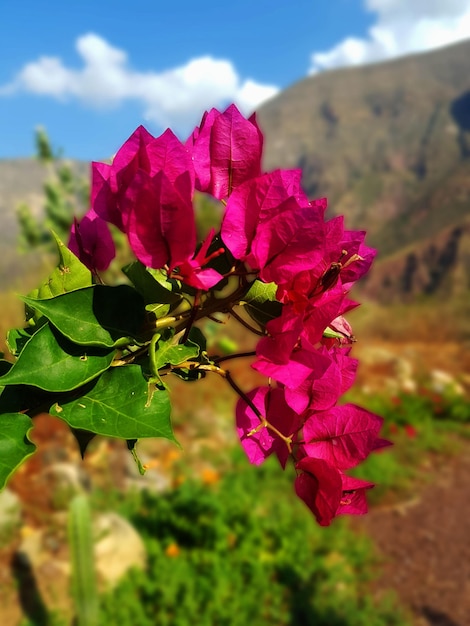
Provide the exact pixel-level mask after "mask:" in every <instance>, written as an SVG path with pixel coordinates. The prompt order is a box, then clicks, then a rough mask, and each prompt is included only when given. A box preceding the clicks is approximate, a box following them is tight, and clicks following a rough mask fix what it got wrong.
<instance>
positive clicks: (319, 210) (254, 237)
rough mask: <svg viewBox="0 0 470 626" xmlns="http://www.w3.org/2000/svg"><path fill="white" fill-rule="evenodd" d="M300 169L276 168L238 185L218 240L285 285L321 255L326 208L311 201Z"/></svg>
mask: <svg viewBox="0 0 470 626" xmlns="http://www.w3.org/2000/svg"><path fill="white" fill-rule="evenodd" d="M299 181H300V173H299V171H298V170H276V171H274V172H270V173H269V174H263V175H262V176H260V177H258V178H255V179H252V180H249V181H247V182H246V183H244V184H243V185H240V186H239V187H237V188H236V189H235V190H234V192H233V193H232V195H231V196H230V198H229V199H228V201H227V207H226V210H225V214H224V219H223V222H222V229H221V236H222V239H223V241H224V243H225V245H226V246H227V247H228V249H229V250H230V252H231V253H232V254H233V256H234V257H235V258H236V259H241V260H243V261H245V262H246V263H247V264H248V265H249V266H250V267H251V268H252V269H254V270H260V273H259V276H260V278H261V279H262V280H263V281H264V282H267V283H269V282H274V281H275V282H276V283H283V282H286V281H288V280H291V279H292V277H293V276H295V275H296V274H297V273H298V272H300V271H302V270H304V269H308V268H309V267H312V266H315V265H317V264H318V263H319V262H320V259H321V258H322V257H323V245H324V231H323V226H324V221H323V213H324V210H325V207H326V204H325V203H324V202H323V200H319V201H314V202H309V201H308V199H307V197H306V196H305V194H304V193H303V191H301V189H300V184H299Z"/></svg>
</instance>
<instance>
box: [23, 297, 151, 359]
mask: <svg viewBox="0 0 470 626" xmlns="http://www.w3.org/2000/svg"><path fill="white" fill-rule="evenodd" d="M23 300H24V301H25V302H26V303H27V304H28V305H29V306H30V307H33V308H35V309H36V310H37V311H39V312H40V313H42V314H43V315H45V316H46V317H47V318H48V319H49V320H50V322H51V323H52V324H53V325H54V326H55V327H56V328H57V329H58V330H59V331H60V332H61V333H62V334H63V335H65V336H66V337H67V338H68V339H70V340H71V341H73V342H74V343H77V344H79V345H82V346H98V347H101V348H112V347H114V346H116V345H120V344H121V345H122V342H123V341H126V340H128V339H129V338H130V337H136V336H138V334H139V332H140V331H141V328H142V325H143V322H144V319H145V308H144V302H143V299H142V296H141V295H140V294H139V293H137V291H136V290H135V289H133V288H132V287H130V286H129V285H118V286H117V287H109V286H106V285H94V286H91V287H86V288H84V289H77V290H75V291H71V292H70V293H65V294H62V295H60V296H56V297H55V298H48V299H46V300H36V299H34V298H30V297H26V298H23Z"/></svg>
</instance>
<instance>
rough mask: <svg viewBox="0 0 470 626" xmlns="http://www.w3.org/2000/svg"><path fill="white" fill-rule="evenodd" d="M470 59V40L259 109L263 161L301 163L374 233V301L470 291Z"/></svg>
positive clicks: (322, 83) (327, 78) (334, 203)
mask: <svg viewBox="0 0 470 626" xmlns="http://www.w3.org/2000/svg"><path fill="white" fill-rule="evenodd" d="M468 59H470V40H469V41H466V42H464V43H460V44H458V45H454V46H451V47H448V48H442V49H439V50H436V51H433V52H429V53H426V54H419V55H414V56H410V57H405V58H401V59H397V60H394V61H391V62H387V63H380V64H375V65H368V66H364V67H359V68H347V69H341V70H337V71H332V72H327V73H324V74H320V75H315V76H312V77H309V78H307V79H305V80H303V81H301V82H299V83H297V84H295V85H293V86H292V87H291V88H289V89H287V90H285V91H284V92H282V93H281V94H280V95H279V96H278V97H276V98H274V99H273V100H271V101H269V102H268V103H267V104H266V105H265V106H264V107H262V108H261V110H260V111H259V121H260V124H261V127H262V129H263V131H264V132H265V135H266V155H267V157H266V162H265V165H266V168H269V169H270V168H272V167H278V166H280V167H301V168H302V169H303V171H304V186H305V187H306V189H307V190H308V192H309V194H310V195H311V196H324V195H326V196H328V198H329V203H330V212H331V214H345V215H346V217H347V223H348V224H349V226H350V227H354V228H360V229H365V230H367V231H368V234H369V242H370V243H371V244H372V245H374V246H376V247H377V248H378V249H379V253H380V254H379V259H378V262H377V263H376V268H375V270H374V272H373V273H372V275H371V278H370V280H369V283H368V285H369V286H370V288H369V287H367V289H368V290H370V293H371V295H373V296H374V297H378V298H382V299H388V298H389V297H390V296H392V295H394V296H405V295H407V294H410V293H411V294H417V293H434V292H436V291H439V290H440V289H441V287H443V286H444V285H447V288H448V287H449V284H452V285H455V287H456V288H457V289H462V288H463V286H465V288H468V287H469V286H470V282H469V281H470V264H469V252H468V251H469V242H470V230H469V221H468V220H469V217H470V71H469V62H468ZM462 281H463V282H462ZM366 284H367V283H366Z"/></svg>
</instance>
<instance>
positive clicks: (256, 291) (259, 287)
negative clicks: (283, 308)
mask: <svg viewBox="0 0 470 626" xmlns="http://www.w3.org/2000/svg"><path fill="white" fill-rule="evenodd" d="M276 291H277V285H276V283H263V281H261V280H258V279H256V280H254V281H253V282H252V283H251V287H250V288H249V289H248V291H247V292H246V294H245V296H244V298H243V302H244V303H246V304H262V303H263V302H277V300H276Z"/></svg>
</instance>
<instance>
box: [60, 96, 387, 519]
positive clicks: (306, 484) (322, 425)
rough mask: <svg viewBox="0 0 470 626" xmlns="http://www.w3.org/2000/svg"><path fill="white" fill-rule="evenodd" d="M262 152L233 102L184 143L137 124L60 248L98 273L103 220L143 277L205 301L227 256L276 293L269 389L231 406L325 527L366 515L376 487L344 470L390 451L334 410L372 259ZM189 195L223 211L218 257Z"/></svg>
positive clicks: (261, 350)
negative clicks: (171, 283)
mask: <svg viewBox="0 0 470 626" xmlns="http://www.w3.org/2000/svg"><path fill="white" fill-rule="evenodd" d="M262 147H263V136H262V133H261V131H260V129H259V127H258V125H257V122H256V118H255V117H254V116H252V117H251V118H249V119H246V118H245V117H243V116H242V115H241V114H240V112H239V111H238V110H237V108H236V107H235V106H234V105H231V106H229V107H228V108H227V110H225V111H224V112H223V113H220V112H219V111H217V110H215V109H213V110H211V111H210V112H209V113H206V114H205V115H204V117H203V119H202V122H201V124H200V126H199V127H198V128H196V129H195V130H194V132H193V133H192V135H191V136H190V137H189V139H188V140H187V141H186V142H185V143H182V142H181V141H180V140H179V139H178V138H177V137H176V136H175V135H174V134H173V133H172V132H171V131H170V130H167V131H166V132H164V133H163V134H162V135H161V136H160V137H157V138H155V137H153V136H152V135H151V134H149V133H148V132H147V131H146V130H145V129H144V128H143V127H139V128H138V129H137V130H136V131H135V132H134V133H133V135H132V136H131V137H130V138H129V139H128V140H127V141H126V142H125V143H124V145H123V146H122V147H121V148H120V150H119V151H118V152H117V154H116V156H115V158H114V160H113V162H112V164H111V165H108V164H104V163H94V164H93V178H92V192H91V209H90V211H89V212H88V213H87V214H86V215H85V217H84V218H83V219H82V220H81V222H80V224H78V223H75V225H74V227H73V229H72V234H71V239H70V242H69V246H70V248H71V249H72V250H73V251H75V252H76V254H77V255H78V256H79V257H80V259H81V260H82V261H83V262H84V263H85V264H86V265H87V266H88V267H89V268H90V269H92V270H94V271H95V270H102V269H105V268H106V267H107V266H108V265H109V263H110V261H111V260H112V258H113V256H114V254H115V251H114V245H113V240H112V237H111V235H110V233H109V230H108V227H107V223H111V224H114V225H115V226H116V227H118V228H119V229H120V230H121V231H123V232H124V233H125V234H126V235H127V238H128V241H129V245H130V247H131V249H132V251H133V252H134V254H135V256H136V257H137V259H139V260H140V261H141V262H142V263H143V264H144V265H145V266H147V267H150V268H164V269H165V270H166V271H167V272H168V275H170V276H171V275H175V273H176V275H177V276H178V279H179V280H180V281H182V282H183V283H184V284H186V285H188V286H190V287H192V288H194V289H196V290H198V291H199V292H200V293H204V292H210V291H211V290H212V289H216V288H217V285H218V284H219V283H220V282H221V281H222V280H224V279H226V277H227V275H222V274H221V273H219V271H218V270H217V269H215V268H214V267H211V266H210V265H211V264H210V261H211V259H212V258H213V257H214V255H218V254H222V253H224V252H227V251H228V252H227V254H230V255H231V256H232V257H233V259H235V260H236V262H237V268H238V269H237V272H238V274H237V275H239V273H240V268H243V269H242V271H243V272H245V273H246V277H247V281H248V278H249V281H250V282H251V281H253V280H255V279H258V280H259V281H262V282H263V283H267V284H271V283H275V285H276V286H277V291H276V299H277V301H278V302H279V303H281V304H282V308H281V313H280V315H279V316H278V317H275V318H274V319H271V320H270V321H268V322H267V323H266V325H265V327H264V329H263V330H264V335H263V336H262V337H261V339H260V340H259V342H258V345H257V348H256V360H255V362H254V363H253V367H254V369H255V370H257V372H259V373H261V374H262V375H264V376H266V377H267V378H268V379H269V384H267V385H266V386H260V387H257V388H256V389H253V390H252V391H250V392H248V393H242V394H241V395H240V398H239V400H238V403H237V407H236V425H237V431H238V435H239V437H240V440H241V444H242V446H243V448H244V450H245V452H246V454H247V456H248V458H249V460H250V462H251V463H254V464H260V463H262V462H263V461H264V460H265V459H266V458H267V457H268V456H269V455H271V454H275V455H277V457H278V459H279V461H280V463H281V465H282V466H283V467H285V465H286V463H287V461H288V459H289V458H292V459H293V462H294V464H295V469H296V473H297V476H296V479H295V490H296V493H297V494H298V496H299V497H300V498H301V499H302V500H303V501H304V502H305V503H306V504H307V506H308V507H309V508H310V509H311V511H312V512H313V513H314V515H315V517H316V519H317V520H318V522H319V523H320V524H321V525H328V524H329V523H330V522H331V520H332V519H333V518H334V517H335V516H337V515H340V514H344V513H352V514H361V513H364V512H366V510H367V506H366V498H365V492H366V490H367V489H369V488H370V487H372V486H373V485H372V484H371V483H369V482H365V481H363V480H360V479H357V478H354V477H352V476H350V475H348V474H347V473H346V472H347V471H348V470H350V469H351V468H353V467H355V466H356V465H357V464H358V463H360V462H361V461H363V460H364V459H365V458H366V457H367V456H368V455H369V454H370V453H371V452H372V451H374V450H377V449H378V448H381V447H383V446H384V445H387V442H386V441H384V440H383V439H380V437H379V431H380V428H381V425H382V419H381V418H380V417H378V416H376V415H374V414H373V413H370V412H369V411H367V410H365V409H362V408H360V407H358V406H355V405H353V404H344V405H341V404H339V403H338V401H339V398H340V396H341V395H342V394H344V393H345V392H346V391H347V390H348V389H349V388H350V387H351V385H352V384H353V381H354V378H355V372H356V368H357V361H356V359H354V358H352V357H351V356H350V349H351V345H350V344H351V342H352V341H353V338H352V331H351V327H350V326H349V324H348V322H347V321H346V320H345V319H344V317H343V315H344V314H345V313H346V312H347V311H349V310H350V309H352V308H354V307H355V306H356V303H355V302H353V301H352V300H350V299H349V298H348V292H349V291H350V289H351V287H352V286H353V284H354V283H355V282H356V281H357V280H358V279H359V278H360V277H361V276H363V275H364V274H365V273H366V272H367V271H368V269H369V267H370V265H371V263H372V260H373V258H374V255H375V251H374V250H373V249H371V248H369V247H368V246H366V245H365V243H364V237H365V233H364V232H360V231H350V230H345V228H344V223H343V218H342V217H335V218H333V219H329V220H326V219H325V210H326V207H327V203H326V200H325V199H320V200H309V199H308V198H307V196H306V195H305V193H304V191H303V190H302V187H301V171H300V170H275V171H273V172H263V171H262V166H261V158H262ZM195 191H199V192H203V193H206V194H209V195H210V196H212V197H213V198H215V199H217V200H219V201H220V202H221V204H223V206H224V212H223V218H222V222H221V228H220V233H218V236H219V237H220V239H219V241H221V242H222V244H221V245H222V248H221V249H217V250H216V251H215V252H212V253H210V254H209V248H210V246H211V244H212V243H213V238H214V236H215V233H214V232H213V231H212V232H211V233H210V234H209V236H208V237H207V238H206V240H205V241H204V242H202V245H200V246H199V247H198V246H197V241H196V226H195V218H194V209H193V197H194V193H195ZM234 304H237V303H236V302H235V303H234Z"/></svg>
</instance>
